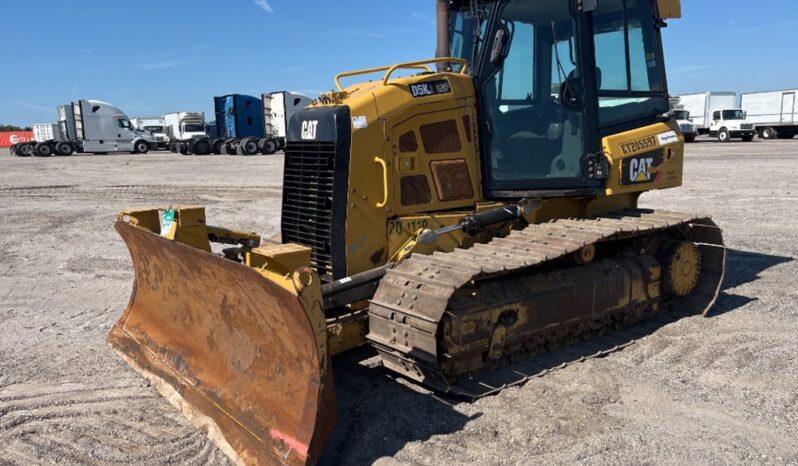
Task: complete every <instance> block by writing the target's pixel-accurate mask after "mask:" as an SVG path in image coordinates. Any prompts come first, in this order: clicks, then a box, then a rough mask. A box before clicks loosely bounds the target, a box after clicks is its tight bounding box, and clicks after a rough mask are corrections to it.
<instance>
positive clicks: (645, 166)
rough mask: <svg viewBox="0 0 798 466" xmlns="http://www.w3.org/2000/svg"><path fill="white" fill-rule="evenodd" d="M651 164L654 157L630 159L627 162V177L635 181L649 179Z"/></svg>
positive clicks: (639, 181)
mask: <svg viewBox="0 0 798 466" xmlns="http://www.w3.org/2000/svg"><path fill="white" fill-rule="evenodd" d="M652 165H654V157H641V158H638V159H632V161H631V162H630V163H629V179H630V180H632V181H633V182H635V183H645V182H647V181H651V166H652Z"/></svg>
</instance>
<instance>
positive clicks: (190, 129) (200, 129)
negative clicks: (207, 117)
mask: <svg viewBox="0 0 798 466" xmlns="http://www.w3.org/2000/svg"><path fill="white" fill-rule="evenodd" d="M183 131H184V132H186V133H204V132H205V125H198V124H191V123H188V124H185V125H183Z"/></svg>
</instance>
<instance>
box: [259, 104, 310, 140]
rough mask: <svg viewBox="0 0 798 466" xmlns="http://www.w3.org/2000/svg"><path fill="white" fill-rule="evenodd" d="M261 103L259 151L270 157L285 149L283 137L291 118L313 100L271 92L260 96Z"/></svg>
mask: <svg viewBox="0 0 798 466" xmlns="http://www.w3.org/2000/svg"><path fill="white" fill-rule="evenodd" d="M261 100H262V101H263V134H264V138H263V139H261V142H260V151H261V152H262V153H263V154H266V155H271V154H274V153H275V152H277V151H278V150H283V149H285V137H286V134H287V130H288V122H289V121H290V120H291V118H292V117H293V116H294V114H296V113H297V112H299V111H300V110H302V109H304V108H305V107H307V106H308V105H310V104H311V103H313V99H311V98H310V97H308V96H306V95H302V94H297V93H295V92H287V91H281V92H271V93H268V94H263V95H262V96H261Z"/></svg>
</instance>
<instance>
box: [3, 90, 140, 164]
mask: <svg viewBox="0 0 798 466" xmlns="http://www.w3.org/2000/svg"><path fill="white" fill-rule="evenodd" d="M58 118H59V122H58V131H57V133H58V138H55V137H53V138H52V139H48V140H40V141H35V142H32V143H31V142H29V143H24V144H18V145H17V146H15V147H14V153H15V154H16V155H19V156H23V157H24V156H30V155H38V156H41V157H47V156H50V155H53V154H58V155H71V154H72V153H74V152H78V153H94V154H106V153H109V152H131V153H139V154H144V153H147V152H149V150H150V149H152V148H154V147H155V144H156V143H155V139H154V138H153V137H152V135H151V134H149V132H145V131H141V130H136V129H135V128H133V125H132V124H131V123H130V119H129V118H128V117H127V115H125V114H124V113H123V112H122V111H121V110H119V109H118V108H117V107H114V106H113V105H111V104H108V103H106V102H101V101H99V100H79V101H76V102H72V103H71V104H65V105H61V106H58ZM53 133H55V131H53ZM53 136H55V134H53Z"/></svg>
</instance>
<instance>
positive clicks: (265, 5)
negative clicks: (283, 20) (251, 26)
mask: <svg viewBox="0 0 798 466" xmlns="http://www.w3.org/2000/svg"><path fill="white" fill-rule="evenodd" d="M254 2H255V5H257V6H258V8H260V9H261V10H263V11H265V12H266V13H274V9H272V6H271V5H269V0H254Z"/></svg>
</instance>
